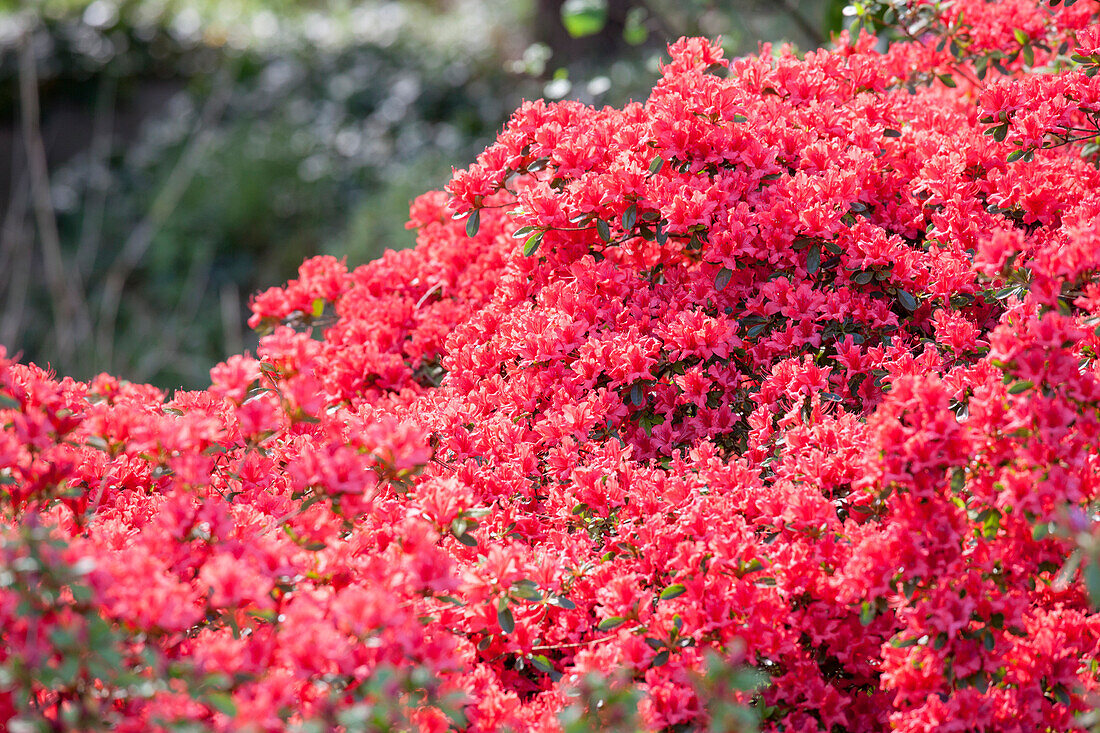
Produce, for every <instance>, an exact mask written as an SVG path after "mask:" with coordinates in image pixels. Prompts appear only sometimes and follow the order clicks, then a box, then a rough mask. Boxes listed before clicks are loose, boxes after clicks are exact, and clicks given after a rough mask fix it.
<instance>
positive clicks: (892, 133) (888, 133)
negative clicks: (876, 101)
mask: <svg viewBox="0 0 1100 733" xmlns="http://www.w3.org/2000/svg"><path fill="white" fill-rule="evenodd" d="M882 136H883V137H901V132H900V131H899V130H894V129H891V128H889V127H887V128H886V129H885V130H883V131H882Z"/></svg>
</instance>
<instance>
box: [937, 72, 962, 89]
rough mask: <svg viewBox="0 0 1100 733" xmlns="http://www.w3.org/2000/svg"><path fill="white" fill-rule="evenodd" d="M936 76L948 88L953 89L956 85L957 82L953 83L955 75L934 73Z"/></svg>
mask: <svg viewBox="0 0 1100 733" xmlns="http://www.w3.org/2000/svg"><path fill="white" fill-rule="evenodd" d="M936 78H937V79H939V80H940V81H941V82H942V83H943V85H944V86H945V87H947V88H948V89H954V88H955V87H957V86H958V84H956V83H955V77H953V76H951V75H950V74H936Z"/></svg>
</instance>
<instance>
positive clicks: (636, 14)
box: [623, 7, 649, 46]
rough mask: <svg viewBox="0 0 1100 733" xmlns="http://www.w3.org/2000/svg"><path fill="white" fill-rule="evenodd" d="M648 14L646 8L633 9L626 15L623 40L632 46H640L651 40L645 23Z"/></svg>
mask: <svg viewBox="0 0 1100 733" xmlns="http://www.w3.org/2000/svg"><path fill="white" fill-rule="evenodd" d="M647 16H648V13H647V12H646V9H645V8H639V7H633V8H631V9H630V10H628V11H627V13H626V23H624V24H623V40H624V41H626V42H627V43H629V44H630V45H631V46H640V45H642V44H643V43H645V42H646V39H647V38H649V29H648V28H646V25H645V22H646V18H647Z"/></svg>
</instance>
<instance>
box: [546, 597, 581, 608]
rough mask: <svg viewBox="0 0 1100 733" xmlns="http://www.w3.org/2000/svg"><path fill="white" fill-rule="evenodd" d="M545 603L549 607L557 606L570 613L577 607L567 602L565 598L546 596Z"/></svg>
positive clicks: (571, 602) (569, 601)
mask: <svg viewBox="0 0 1100 733" xmlns="http://www.w3.org/2000/svg"><path fill="white" fill-rule="evenodd" d="M546 602H547V603H549V604H550V605H551V606H557V607H558V608H562V609H565V610H566V611H572V610H573V609H575V608H576V607H577V604H576V603H573V601H571V600H569V599H568V598H566V597H565V596H548V597H547V598H546Z"/></svg>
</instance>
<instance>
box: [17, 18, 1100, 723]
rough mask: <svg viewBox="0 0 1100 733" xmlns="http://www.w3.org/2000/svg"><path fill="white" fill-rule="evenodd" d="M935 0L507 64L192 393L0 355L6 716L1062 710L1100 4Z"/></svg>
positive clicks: (1093, 589) (1086, 554)
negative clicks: (640, 78)
mask: <svg viewBox="0 0 1100 733" xmlns="http://www.w3.org/2000/svg"><path fill="white" fill-rule="evenodd" d="M943 5H948V6H949V7H947V8H946V9H944V8H941V7H940V6H939V5H932V4H922V3H908V4H905V3H902V4H900V5H899V7H901V8H902V9H903V10H904V9H905V8H908V10H904V12H905V13H908V14H909V15H910V16H914V17H916V19H917V20H918V21H919V23H911V22H910V21H912V20H913V18H912V17H908V16H907V17H905V18H902V19H901V21H900V22H903V23H904V24H906V25H905V28H906V29H907V30H908V32H909V36H910V39H909V41H908V42H898V43H894V44H892V45H890V46H889V47H888V50H886V51H880V50H876V49H878V48H880V46H879V45H877V44H876V42H875V39H873V38H871V37H869V36H868V35H867V34H863V35H862V36H860V37H859V38H858V39H857V38H848V37H847V36H845V37H841V38H839V39H838V40H837V42H836V44H835V48H834V49H833V50H822V51H815V52H812V53H807V54H805V55H804V56H798V55H795V54H794V53H792V52H791V51H789V50H787V49H774V50H773V49H770V48H764V49H762V50H761V52H760V53H759V54H758V55H756V56H751V57H748V58H741V59H735V60H732V61H730V60H726V59H725V58H723V56H722V52H721V50H720V48H719V47H718V46H717V45H714V44H711V43H708V42H707V41H704V40H699V39H686V40H682V41H680V42H678V43H676V44H675V45H674V46H673V47H671V48H670V60H669V61H668V62H667V63H666V64H665V65H664V67H663V69H662V77H661V79H660V81H659V82H658V84H657V85H656V87H655V89H654V90H653V93H652V95H651V96H650V97H649V99H648V100H647V101H645V102H644V103H637V104H630V105H627V106H626V107H625V108H623V109H610V108H608V109H592V108H589V107H585V106H582V105H580V104H575V103H559V104H546V103H543V102H532V103H528V104H525V105H524V106H523V107H521V108H520V109H519V110H517V111H516V113H515V114H514V116H513V117H512V119H511V122H510V124H509V125H508V126H507V127H506V128H505V129H504V131H503V132H502V133H501V134H500V136H499V138H498V140H497V142H496V143H495V144H494V145H492V146H491V147H490V148H489V149H488V150H486V151H485V152H484V153H483V154H482V155H481V156H480V157H479V158H478V160H477V161H476V162H475V163H474V164H473V165H471V166H470V167H469V168H467V169H465V170H461V171H457V172H456V173H455V175H454V178H453V180H452V181H451V183H450V184H449V186H448V188H447V191H446V192H432V193H428V194H425V195H424V196H422V197H420V198H419V199H418V200H417V201H415V202H414V203H413V205H412V211H411V222H410V227H412V228H415V229H416V230H417V232H418V233H417V237H418V240H417V241H418V246H417V247H416V248H415V249H412V250H408V251H403V252H390V253H388V254H387V255H386V256H384V257H383V258H382V259H380V260H378V261H376V262H372V263H370V264H368V265H364V266H362V267H359V268H356V269H354V270H352V271H350V272H349V271H348V269H347V268H346V267H345V265H344V263H342V262H340V261H337V260H335V259H333V258H317V259H313V260H310V261H308V262H306V263H305V264H304V265H303V266H302V269H301V273H300V276H299V278H298V279H297V280H294V281H292V282H291V283H289V284H288V285H287V286H286V287H283V288H275V289H272V290H269V291H267V292H265V293H262V294H260V295H259V296H257V297H256V299H255V303H254V316H253V319H252V321H251V324H252V325H253V327H255V328H259V329H261V330H262V331H263V332H265V333H266V334H267V335H265V336H264V337H263V338H262V340H261V342H260V348H259V353H258V354H257V355H256V358H252V357H251V356H249V355H239V356H234V357H231V358H230V359H228V360H227V361H226V362H225V363H223V364H220V365H218V366H217V367H215V368H214V369H213V370H212V371H211V387H210V388H209V389H208V390H206V391H203V392H177V393H176V394H175V395H173V396H171V397H170V398H168V397H167V396H166V395H164V394H161V393H160V392H158V391H157V390H155V389H152V388H149V387H143V386H138V385H134V384H130V383H127V382H125V381H121V380H119V379H115V378H112V377H109V376H101V377H99V378H97V379H95V380H93V381H91V382H90V383H86V384H85V383H77V382H73V381H72V380H69V379H61V380H58V379H56V378H54V377H53V376H52V375H51V374H49V373H48V372H46V371H44V370H42V369H39V368H37V367H34V366H25V365H21V364H18V363H15V362H13V361H11V360H8V359H4V360H2V361H0V426H2V431H0V485H2V486H0V491H2V494H0V507H2V515H0V516H2V520H0V527H2V545H0V628H2V629H3V631H2V632H0V633H2V635H3V642H4V643H3V645H2V646H0V720H2V721H6V723H7V725H8V728H9V729H10V730H37V729H39V728H38V727H36V726H44V727H43V728H42V729H51V730H52V729H66V730H90V729H95V728H110V729H116V730H120V731H144V730H150V729H171V730H175V729H179V730H191V729H193V728H194V727H197V728H198V729H203V730H206V729H210V730H225V731H229V730H233V731H279V730H288V729H291V730H301V731H316V730H334V729H340V730H376V729H378V730H381V729H391V728H397V729H418V730H426V731H444V730H448V729H460V730H471V731H499V730H512V731H526V730H539V731H559V730H565V731H579V730H594V729H618V730H634V729H644V730H685V729H705V728H706V727H707V726H710V727H711V728H712V729H714V730H748V729H750V728H751V727H753V726H757V725H758V726H759V727H760V728H761V729H763V730H768V731H818V730H820V731H833V732H835V731H851V732H860V733H862V732H873V731H886V730H899V731H931V730H937V731H940V730H942V731H989V732H991V733H992V732H998V733H1003V732H1007V731H1021V732H1025V731H1066V730H1071V729H1075V728H1077V727H1080V726H1081V725H1083V724H1084V719H1083V716H1085V715H1087V714H1088V713H1089V711H1090V710H1091V709H1092V708H1093V707H1094V706H1095V705H1096V701H1097V699H1098V697H1100V676H1098V675H1100V673H1098V669H1100V655H1098V651H1100V649H1098V645H1100V615H1098V614H1097V613H1096V611H1094V606H1093V603H1092V600H1093V599H1100V552H1098V548H1100V530H1098V528H1097V524H1096V521H1095V516H1096V515H1095V502H1096V500H1097V493H1098V490H1100V366H1098V364H1097V361H1096V359H1097V356H1098V354H1100V336H1098V331H1100V328H1098V324H1100V279H1098V277H1097V273H1098V271H1100V173H1098V171H1097V155H1098V153H1097V150H1098V147H1097V145H1096V139H1097V134H1098V133H1100V128H1098V121H1100V74H1097V73H1096V72H1097V70H1098V69H1100V32H1098V25H1097V23H1098V19H1097V6H1096V4H1095V3H1093V2H1079V3H1075V4H1070V3H1043V4H1040V5H1036V4H1035V3H1033V2H1029V1H1025V0H1010V1H1007V2H998V3H987V2H983V1H982V0H958V1H957V2H955V3H953V4H949V3H944V4H943ZM1067 6H1068V7H1067ZM896 12H897V11H896V9H895V13H896ZM919 24H923V25H919ZM915 26H919V27H917V29H916V30H914V27H915ZM922 29H923V30H922ZM189 725H190V726H192V727H190V728H189V727H187V726H189ZM20 726H22V727H20Z"/></svg>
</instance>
